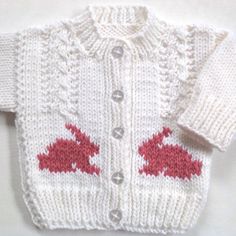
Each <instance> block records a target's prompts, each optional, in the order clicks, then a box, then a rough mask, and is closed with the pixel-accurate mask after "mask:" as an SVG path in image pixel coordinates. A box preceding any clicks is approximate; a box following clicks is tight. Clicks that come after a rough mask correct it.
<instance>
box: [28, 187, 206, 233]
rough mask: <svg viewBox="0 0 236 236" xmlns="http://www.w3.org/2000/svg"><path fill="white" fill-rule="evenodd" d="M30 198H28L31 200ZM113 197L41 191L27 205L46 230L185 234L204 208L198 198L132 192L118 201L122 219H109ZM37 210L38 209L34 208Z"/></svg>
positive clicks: (93, 192) (98, 192) (97, 193)
mask: <svg viewBox="0 0 236 236" xmlns="http://www.w3.org/2000/svg"><path fill="white" fill-rule="evenodd" d="M32 196H33V195H31V197H32ZM113 198H114V196H113V195H112V194H111V192H109V191H107V192H106V191H104V189H101V190H99V189H97V190H96V189H94V190H91V189H84V188H83V189H80V190H75V189H73V190H72V189H71V190H70V189H68V190H66V189H63V190H59V189H54V190H53V189H41V190H38V191H37V192H36V194H35V195H34V197H33V198H32V199H31V200H29V199H28V200H27V199H26V201H30V202H31V204H27V205H28V206H30V211H31V214H32V218H33V219H34V223H35V224H36V225H37V226H39V227H40V228H48V229H58V228H67V229H87V230H90V229H99V230H126V231H127V230H128V231H132V232H140V233H163V234H167V233H184V232H186V231H187V230H188V229H189V228H191V227H192V226H193V225H195V224H196V222H197V219H198V218H199V215H200V213H201V210H202V209H203V207H204V204H205V200H203V199H202V197H201V196H200V195H199V194H196V193H195V194H194V193H191V194H190V193H189V194H187V193H178V192H176V191H173V192H171V191H168V192H161V191H155V190H154V191H145V190H143V189H138V188H135V189H134V190H131V191H129V192H126V193H125V195H124V197H123V198H122V199H123V200H121V205H120V208H119V209H120V210H121V211H122V219H121V220H120V222H119V223H115V222H112V221H111V220H110V219H109V212H110V210H112V209H113V207H112V204H113V203H112V202H113V200H114V199H113ZM36 206H37V208H36Z"/></svg>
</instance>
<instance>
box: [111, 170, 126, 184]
mask: <svg viewBox="0 0 236 236" xmlns="http://www.w3.org/2000/svg"><path fill="white" fill-rule="evenodd" d="M111 179H112V182H113V183H115V184H121V183H122V182H123V180H124V175H123V173H122V172H121V171H118V172H115V173H114V174H113V175H112V176H111Z"/></svg>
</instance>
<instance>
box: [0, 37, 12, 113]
mask: <svg viewBox="0 0 236 236" xmlns="http://www.w3.org/2000/svg"><path fill="white" fill-rule="evenodd" d="M14 47H15V34H14V33H6V34H0V110H1V111H10V112H14V111H15V105H16V104H15V81H14V76H15V75H14V61H15V56H14V49H15V48H14Z"/></svg>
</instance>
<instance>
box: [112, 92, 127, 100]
mask: <svg viewBox="0 0 236 236" xmlns="http://www.w3.org/2000/svg"><path fill="white" fill-rule="evenodd" d="M123 98H124V94H123V92H122V91H121V90H115V91H114V92H113V93H112V99H113V100H114V101H115V102H120V101H122V100H123Z"/></svg>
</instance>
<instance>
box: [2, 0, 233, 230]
mask: <svg viewBox="0 0 236 236" xmlns="http://www.w3.org/2000/svg"><path fill="white" fill-rule="evenodd" d="M235 76H236V39H235V36H234V34H233V33H232V32H229V31H227V30H223V29H216V28H213V27H212V26H207V25H195V24H192V25H190V24H186V25H174V24H171V23H167V22H165V21H163V20H161V19H159V18H158V17H157V14H156V12H155V11H154V10H153V9H151V8H150V7H149V6H145V5H106V6H104V5H88V6H87V7H86V8H85V9H83V10H82V11H81V13H79V14H78V15H77V16H76V17H74V18H71V19H65V20H62V21H58V22H56V23H52V24H50V25H44V26H32V27H30V28H27V29H24V30H21V31H18V32H15V33H9V34H0V110H1V111H10V112H15V113H16V119H15V125H16V130H17V142H18V149H19V161H20V162H19V163H20V172H21V180H22V189H23V198H24V201H25V204H26V205H27V208H28V210H29V212H30V214H31V217H32V221H33V222H34V224H35V225H36V226H37V227H39V228H47V229H56V228H67V229H87V230H89V229H98V230H110V229H112V230H118V229H121V230H127V231H133V232H140V233H164V234H167V233H184V232H186V231H187V230H189V229H190V228H192V227H193V226H194V225H196V223H197V221H198V219H199V217H200V215H201V213H202V210H203V209H204V207H205V205H206V202H207V193H208V188H209V182H210V170H211V162H212V151H213V149H214V148H217V149H218V150H220V151H226V150H227V148H228V146H229V145H230V144H231V142H232V137H233V135H234V134H235V133H236V132H235V131H236V80H235Z"/></svg>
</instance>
